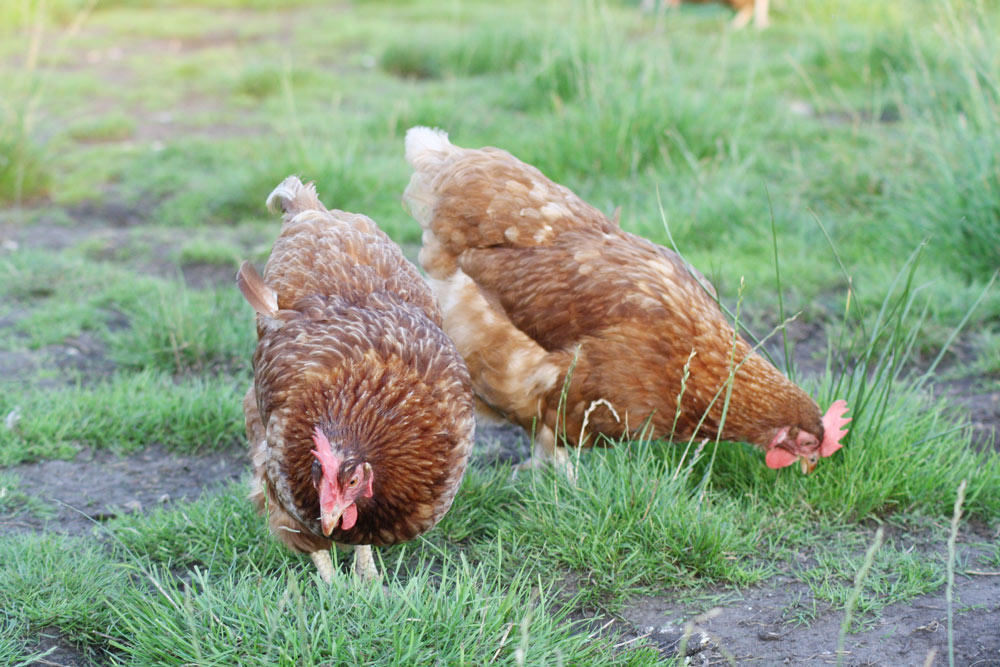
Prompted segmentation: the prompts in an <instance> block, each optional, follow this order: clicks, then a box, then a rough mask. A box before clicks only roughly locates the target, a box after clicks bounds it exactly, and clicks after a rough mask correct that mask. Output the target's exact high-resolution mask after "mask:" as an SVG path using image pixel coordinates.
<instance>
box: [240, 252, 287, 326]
mask: <svg viewBox="0 0 1000 667" xmlns="http://www.w3.org/2000/svg"><path fill="white" fill-rule="evenodd" d="M236 285H237V286H238V287H239V288H240V292H242V294H243V298H244V299H246V300H247V303H249V304H250V306H251V307H252V308H253V309H254V311H256V312H257V314H258V315H274V314H275V313H276V312H278V295H277V294H275V293H274V290H273V289H271V288H270V287H268V286H267V285H265V284H264V279H263V278H261V277H260V274H259V273H257V269H255V268H253V264H251V263H250V262H249V261H247V262H243V265H242V266H241V267H240V270H239V273H237V274H236Z"/></svg>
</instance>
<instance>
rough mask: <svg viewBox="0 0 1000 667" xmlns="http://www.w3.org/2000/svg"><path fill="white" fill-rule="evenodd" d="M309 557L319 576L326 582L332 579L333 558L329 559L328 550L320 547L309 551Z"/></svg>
mask: <svg viewBox="0 0 1000 667" xmlns="http://www.w3.org/2000/svg"><path fill="white" fill-rule="evenodd" d="M309 557H310V558H312V562H313V563H315V564H316V569H317V570H318V571H319V578H320V579H322V580H323V582H324V583H327V584H329V583H330V582H331V581H333V560H331V559H330V552H329V551H328V550H326V549H320V550H319V551H313V552H311V553H310V554H309Z"/></svg>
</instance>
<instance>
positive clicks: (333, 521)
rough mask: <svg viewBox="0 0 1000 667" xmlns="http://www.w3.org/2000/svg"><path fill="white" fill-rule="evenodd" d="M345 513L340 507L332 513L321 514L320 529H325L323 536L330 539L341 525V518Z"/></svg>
mask: <svg viewBox="0 0 1000 667" xmlns="http://www.w3.org/2000/svg"><path fill="white" fill-rule="evenodd" d="M343 513H344V508H343V507H338V508H336V509H335V510H334V511H332V512H321V513H320V515H319V523H320V527H321V528H322V529H323V535H324V536H325V537H329V536H330V533H332V532H333V529H334V528H336V527H337V525H338V524H340V516H341V515H342V514H343Z"/></svg>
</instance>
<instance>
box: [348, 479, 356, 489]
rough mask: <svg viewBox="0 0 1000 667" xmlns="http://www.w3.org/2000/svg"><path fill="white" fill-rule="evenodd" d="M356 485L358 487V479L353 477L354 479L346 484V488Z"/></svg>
mask: <svg viewBox="0 0 1000 667" xmlns="http://www.w3.org/2000/svg"><path fill="white" fill-rule="evenodd" d="M357 485H358V478H357V477H355V478H354V479H352V480H351V481H350V483H349V484H348V486H351V487H355V486H357Z"/></svg>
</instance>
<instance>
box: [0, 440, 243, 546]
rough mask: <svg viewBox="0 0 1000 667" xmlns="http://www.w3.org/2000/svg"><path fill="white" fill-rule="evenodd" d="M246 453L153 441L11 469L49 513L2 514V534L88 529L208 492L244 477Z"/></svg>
mask: <svg viewBox="0 0 1000 667" xmlns="http://www.w3.org/2000/svg"><path fill="white" fill-rule="evenodd" d="M247 463H248V461H247V455H246V452H245V451H244V450H243V449H242V448H233V449H228V450H223V451H220V452H215V453H211V454H205V455H197V456H195V455H184V454H175V453H172V452H168V451H166V450H165V449H164V448H163V447H162V446H160V445H158V444H153V445H150V446H149V447H147V448H146V449H144V450H143V451H141V452H139V453H137V454H132V455H129V456H121V455H119V454H115V453H112V452H109V451H106V450H98V451H94V450H90V449H87V450H84V451H83V452H81V453H80V454H79V455H78V456H77V457H76V459H74V460H72V461H42V462H40V463H28V464H22V465H18V466H14V467H11V468H7V471H8V472H12V473H14V474H15V475H17V477H18V478H19V479H20V487H19V490H20V491H21V492H23V493H26V494H29V495H31V496H34V497H35V498H37V499H38V500H40V501H41V502H42V504H43V505H44V507H45V508H46V509H47V510H48V511H46V512H45V514H44V516H39V515H38V514H33V513H30V512H21V513H18V514H15V515H14V516H12V517H4V518H3V519H0V535H2V534H4V533H15V532H37V531H51V532H61V533H69V534H85V533H89V532H90V531H91V530H92V529H93V528H94V527H95V526H96V525H97V524H99V523H101V522H103V521H107V520H108V519H112V518H114V517H115V516H118V515H120V514H128V513H134V512H145V511H148V510H150V509H152V508H154V507H156V506H158V505H163V504H168V503H174V502H178V501H181V500H194V499H195V498H197V497H198V496H199V495H201V494H202V493H203V492H205V491H211V490H212V489H216V488H219V487H220V486H221V485H223V484H225V483H227V482H230V481H232V480H235V479H239V478H240V476H241V475H243V474H244V473H245V472H246V471H247V469H248V468H247Z"/></svg>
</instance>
